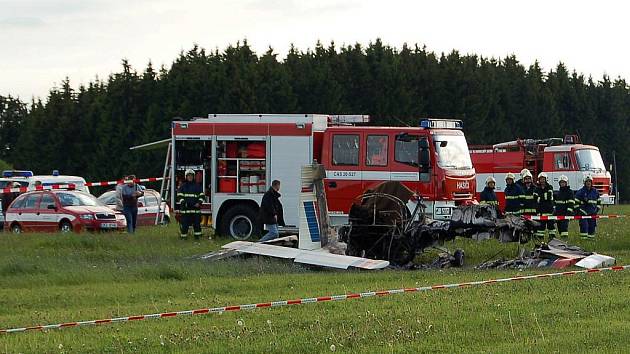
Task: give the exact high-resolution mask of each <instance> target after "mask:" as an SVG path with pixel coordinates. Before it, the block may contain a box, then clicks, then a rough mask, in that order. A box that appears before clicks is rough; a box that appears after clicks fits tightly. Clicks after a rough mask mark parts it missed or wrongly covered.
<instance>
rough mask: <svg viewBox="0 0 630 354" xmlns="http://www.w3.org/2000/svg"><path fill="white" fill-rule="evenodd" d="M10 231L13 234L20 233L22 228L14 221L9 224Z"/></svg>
mask: <svg viewBox="0 0 630 354" xmlns="http://www.w3.org/2000/svg"><path fill="white" fill-rule="evenodd" d="M11 232H13V233H14V234H21V233H22V228H21V227H20V224H18V223H14V224H13V225H11Z"/></svg>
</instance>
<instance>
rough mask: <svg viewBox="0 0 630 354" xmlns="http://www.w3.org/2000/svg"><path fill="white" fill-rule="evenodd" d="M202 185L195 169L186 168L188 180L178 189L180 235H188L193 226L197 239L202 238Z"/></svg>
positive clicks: (183, 237)
mask: <svg viewBox="0 0 630 354" xmlns="http://www.w3.org/2000/svg"><path fill="white" fill-rule="evenodd" d="M204 197H205V195H204V193H203V189H202V188H201V185H200V184H198V183H195V171H193V170H190V169H189V170H186V181H185V182H184V183H183V184H182V185H181V186H180V187H179V189H178V190H177V204H179V212H180V214H181V218H180V225H179V226H180V232H181V233H180V237H181V238H182V239H186V238H187V237H188V228H189V227H190V226H192V227H193V234H194V236H195V239H196V240H198V239H199V238H201V203H203V201H204Z"/></svg>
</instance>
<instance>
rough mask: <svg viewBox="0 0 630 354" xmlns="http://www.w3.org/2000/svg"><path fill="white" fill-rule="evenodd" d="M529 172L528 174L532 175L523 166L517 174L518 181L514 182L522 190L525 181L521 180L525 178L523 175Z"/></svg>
mask: <svg viewBox="0 0 630 354" xmlns="http://www.w3.org/2000/svg"><path fill="white" fill-rule="evenodd" d="M526 174H529V175H530V176H531V175H532V173H531V172H529V170H528V169H526V168H524V169H522V170H521V172H520V173H519V176H520V177H521V178H519V179H518V181H516V184H517V185H518V186H519V187H521V189H522V190H525V182H523V179H524V178H525V175H526Z"/></svg>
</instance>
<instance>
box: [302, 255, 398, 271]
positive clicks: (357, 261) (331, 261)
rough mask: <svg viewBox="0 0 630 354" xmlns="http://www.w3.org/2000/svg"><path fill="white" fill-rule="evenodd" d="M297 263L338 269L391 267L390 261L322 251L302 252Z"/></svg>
mask: <svg viewBox="0 0 630 354" xmlns="http://www.w3.org/2000/svg"><path fill="white" fill-rule="evenodd" d="M295 262H297V263H304V264H312V265H318V266H322V267H330V268H338V269H348V267H355V268H363V269H382V268H385V267H387V266H388V265H389V262H388V261H381V260H374V259H367V258H360V257H352V256H344V255H340V254H332V253H325V252H321V251H302V252H301V253H300V254H299V255H298V256H297V257H296V258H295Z"/></svg>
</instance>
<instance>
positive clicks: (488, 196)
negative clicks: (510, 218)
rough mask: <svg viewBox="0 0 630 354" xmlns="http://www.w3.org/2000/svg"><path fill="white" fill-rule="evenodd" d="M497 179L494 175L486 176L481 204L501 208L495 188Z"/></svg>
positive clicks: (480, 196)
mask: <svg viewBox="0 0 630 354" xmlns="http://www.w3.org/2000/svg"><path fill="white" fill-rule="evenodd" d="M496 183H497V181H496V180H495V179H494V177H492V176H488V178H486V187H485V188H484V189H483V191H482V192H481V193H480V194H479V204H487V205H493V206H494V207H495V208H499V202H498V200H497V195H496V193H494V188H495V186H496Z"/></svg>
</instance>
